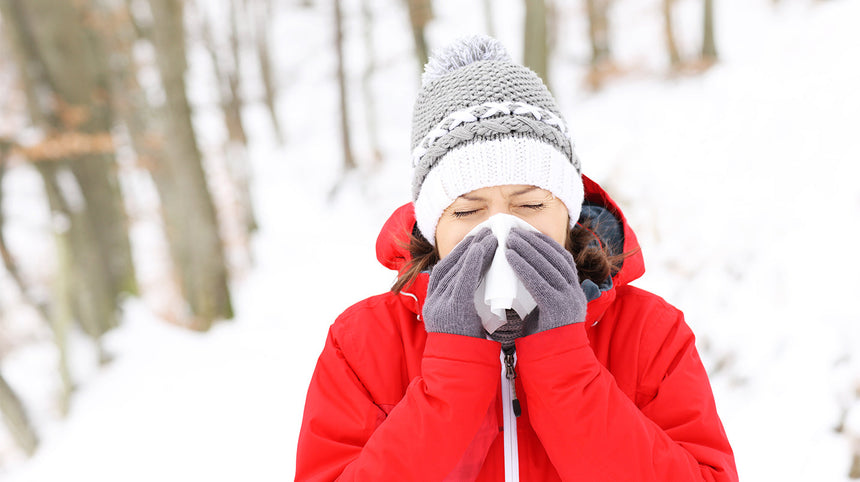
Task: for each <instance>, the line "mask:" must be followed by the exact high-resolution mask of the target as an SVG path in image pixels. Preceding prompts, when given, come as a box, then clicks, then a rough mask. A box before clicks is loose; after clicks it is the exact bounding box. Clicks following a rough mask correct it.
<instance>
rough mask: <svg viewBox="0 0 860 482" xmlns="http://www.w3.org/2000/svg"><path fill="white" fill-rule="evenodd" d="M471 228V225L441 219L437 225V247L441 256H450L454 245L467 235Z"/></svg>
mask: <svg viewBox="0 0 860 482" xmlns="http://www.w3.org/2000/svg"><path fill="white" fill-rule="evenodd" d="M470 230H471V228H470V227H468V226H462V225H460V223H446V222H443V221H440V222H439V224H438V225H437V226H436V249H437V250H438V251H439V258H440V259H441V258H444V257H445V256H448V253H450V252H451V251H453V249H454V247H455V246H457V244H458V243H459V242H460V241H462V240H463V238H465V237H466V234H468V233H469V231H470Z"/></svg>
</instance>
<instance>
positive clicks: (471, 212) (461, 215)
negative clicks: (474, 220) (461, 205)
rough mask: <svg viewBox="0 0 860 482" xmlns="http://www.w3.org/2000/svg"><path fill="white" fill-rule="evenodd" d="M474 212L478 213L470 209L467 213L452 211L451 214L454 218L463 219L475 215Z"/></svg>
mask: <svg viewBox="0 0 860 482" xmlns="http://www.w3.org/2000/svg"><path fill="white" fill-rule="evenodd" d="M476 212H478V210H477V209H472V210H469V211H454V213H453V214H454V217H455V218H465V217H466V216H471V215H472V214H475V213H476Z"/></svg>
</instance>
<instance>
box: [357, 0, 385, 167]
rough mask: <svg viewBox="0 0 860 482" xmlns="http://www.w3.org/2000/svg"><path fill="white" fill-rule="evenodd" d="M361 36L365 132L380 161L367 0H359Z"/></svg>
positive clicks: (373, 56) (370, 18)
mask: <svg viewBox="0 0 860 482" xmlns="http://www.w3.org/2000/svg"><path fill="white" fill-rule="evenodd" d="M361 18H362V23H361V24H362V27H363V29H362V34H363V35H362V37H363V38H364V51H365V55H366V58H367V60H366V62H365V65H364V73H363V74H362V76H361V92H362V96H363V97H364V115H365V119H366V122H367V134H368V139H369V140H370V150H371V156H372V158H373V162H374V163H378V162H380V161H382V149H381V148H380V147H379V129H378V127H377V123H376V109H375V106H376V102H375V101H374V98H373V75H374V73H375V72H376V50H375V49H374V48H373V9H372V8H371V5H370V2H369V0H362V1H361Z"/></svg>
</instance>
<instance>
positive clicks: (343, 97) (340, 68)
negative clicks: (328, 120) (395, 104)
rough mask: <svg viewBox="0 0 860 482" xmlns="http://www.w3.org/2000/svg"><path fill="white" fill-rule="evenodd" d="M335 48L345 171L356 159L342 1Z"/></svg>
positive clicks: (338, 8)
mask: <svg viewBox="0 0 860 482" xmlns="http://www.w3.org/2000/svg"><path fill="white" fill-rule="evenodd" d="M334 29H335V38H334V47H335V52H337V85H338V94H339V95H340V135H341V145H342V147H343V166H344V170H345V171H349V170H352V169H354V168H355V167H356V164H355V157H354V156H353V154H352V145H351V144H350V141H349V110H348V103H347V87H346V71H345V67H344V58H343V55H344V54H343V11H342V10H341V1H340V0H334Z"/></svg>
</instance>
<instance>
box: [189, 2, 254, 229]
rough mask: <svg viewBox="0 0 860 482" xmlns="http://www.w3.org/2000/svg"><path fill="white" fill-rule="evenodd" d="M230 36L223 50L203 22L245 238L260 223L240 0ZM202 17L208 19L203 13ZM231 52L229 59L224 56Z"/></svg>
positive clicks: (234, 7) (234, 10) (233, 13)
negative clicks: (246, 116)
mask: <svg viewBox="0 0 860 482" xmlns="http://www.w3.org/2000/svg"><path fill="white" fill-rule="evenodd" d="M230 10H231V15H230V33H229V35H228V36H227V37H228V41H229V47H230V48H229V49H226V50H225V49H219V45H218V44H217V43H216V42H215V39H214V37H213V34H212V26H211V25H210V22H209V21H208V19H204V20H203V21H202V31H203V38H204V40H205V43H206V48H207V50H208V51H209V56H210V58H211V59H212V66H213V69H214V72H215V80H216V81H217V82H218V92H219V95H220V102H221V112H222V113H223V115H224V126H225V128H226V130H227V143H226V146H225V149H224V156H225V157H226V159H227V171H228V172H229V174H230V179H231V181H232V182H233V185H234V187H235V189H236V192H237V198H238V201H239V204H240V217H241V220H240V221H239V223H240V224H241V225H242V227H243V228H244V234H247V233H252V232H254V231H255V230H256V229H257V220H256V216H255V215H254V209H253V206H252V204H251V193H250V172H249V171H250V169H249V168H248V163H249V162H250V161H249V160H248V155H247V145H248V137H247V135H246V134H245V125H244V122H243V121H242V109H243V107H244V102H243V101H242V98H241V94H240V92H241V86H240V79H241V77H240V73H239V60H240V59H239V45H240V43H239V42H240V39H239V25H238V19H239V18H240V12H239V6H238V5H237V3H236V0H230ZM201 15H203V16H204V17H205V16H206V15H205V13H203V12H201ZM225 51H226V52H229V57H227V58H225V57H226V56H225V55H224V53H223V52H225ZM219 52H220V54H219Z"/></svg>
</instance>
